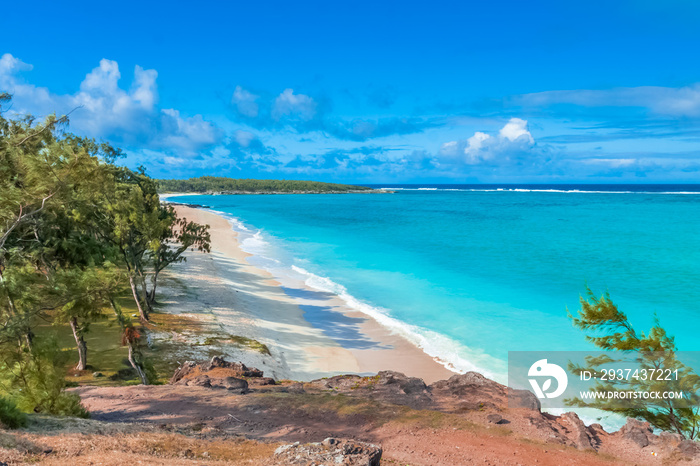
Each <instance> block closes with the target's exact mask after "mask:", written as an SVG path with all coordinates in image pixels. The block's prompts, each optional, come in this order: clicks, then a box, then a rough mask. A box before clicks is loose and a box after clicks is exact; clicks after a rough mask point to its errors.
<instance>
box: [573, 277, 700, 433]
mask: <svg viewBox="0 0 700 466" xmlns="http://www.w3.org/2000/svg"><path fill="white" fill-rule="evenodd" d="M568 315H569V318H570V319H571V320H572V322H573V325H574V327H576V328H578V329H580V330H583V331H586V332H590V333H589V334H588V335H586V340H588V341H590V342H591V343H593V344H594V345H595V346H596V347H598V348H600V349H601V350H603V351H607V352H609V354H604V355H602V356H597V357H594V356H588V357H586V365H585V366H580V365H577V364H573V363H570V364H569V371H570V372H572V373H574V374H576V375H580V374H582V373H583V371H588V372H590V373H591V375H592V376H593V377H596V382H595V386H594V388H593V391H596V392H635V393H642V392H665V391H673V392H683V393H685V394H686V397H685V398H683V399H664V398H661V399H657V398H649V399H644V398H639V399H630V398H629V397H625V398H623V397H619V398H615V397H606V398H599V399H596V400H595V401H593V402H591V401H584V400H581V399H579V398H574V399H570V400H567V402H568V403H569V404H570V405H572V406H580V407H592V408H597V409H601V410H604V411H608V412H614V413H618V414H622V415H624V416H627V417H633V418H640V419H644V420H646V421H648V422H649V423H650V424H651V425H653V426H654V427H656V428H659V429H662V430H666V431H671V432H676V433H678V434H681V435H682V436H684V437H686V438H689V439H694V438H696V437H697V436H698V433H699V432H698V430H699V428H700V396H698V393H700V376H698V375H697V374H696V373H695V372H694V371H693V370H692V368H690V367H688V366H686V365H685V364H683V363H682V362H681V361H679V360H678V358H677V355H676V350H677V348H676V345H675V341H674V338H673V337H671V336H669V335H668V334H667V333H666V331H665V330H664V329H663V328H662V327H661V325H660V322H659V320H658V319H655V321H654V326H653V327H652V328H651V330H650V331H649V333H647V334H645V333H644V332H641V333H638V332H637V331H636V330H635V329H634V328H633V326H632V324H631V323H630V322H629V319H628V318H627V316H626V315H625V314H624V313H623V312H622V311H620V310H619V309H618V308H617V306H616V305H615V304H614V303H613V302H612V299H611V298H610V295H609V294H608V293H605V294H604V295H603V296H601V297H600V298H597V297H596V296H595V295H594V294H593V292H592V291H591V290H590V289H588V288H587V293H586V297H585V298H584V297H581V310H580V311H579V312H578V316H577V317H574V316H573V315H572V314H571V313H568ZM621 363H622V364H624V366H625V367H628V368H630V367H635V368H636V369H637V370H638V371H640V372H638V373H636V376H635V374H632V376H629V377H628V376H624V377H614V378H612V379H611V378H609V377H606V380H602V379H601V378H602V377H603V375H604V371H605V368H606V367H608V368H609V367H611V366H615V365H618V367H619V364H621ZM652 371H653V372H652ZM659 371H662V372H661V373H665V374H673V377H671V378H670V380H667V379H666V377H662V378H661V379H660V378H659V377H658V376H654V374H659V373H660V372H659ZM640 374H642V375H640ZM649 374H651V375H649Z"/></svg>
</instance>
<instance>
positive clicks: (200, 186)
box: [158, 176, 388, 194]
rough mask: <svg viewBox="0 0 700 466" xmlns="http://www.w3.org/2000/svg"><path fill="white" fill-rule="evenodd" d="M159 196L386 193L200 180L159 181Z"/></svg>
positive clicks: (341, 186) (312, 183)
mask: <svg viewBox="0 0 700 466" xmlns="http://www.w3.org/2000/svg"><path fill="white" fill-rule="evenodd" d="M158 186H159V192H161V193H200V194H345V193H385V192H388V191H384V190H378V189H373V188H368V187H367V186H355V185H349V184H336V183H322V182H320V181H299V180H252V179H236V178H225V177H219V176H202V177H199V178H190V179H187V180H158Z"/></svg>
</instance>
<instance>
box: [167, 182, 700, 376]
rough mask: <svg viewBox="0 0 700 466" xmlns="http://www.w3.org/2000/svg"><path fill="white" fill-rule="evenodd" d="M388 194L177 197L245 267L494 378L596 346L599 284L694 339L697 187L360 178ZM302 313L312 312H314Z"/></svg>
mask: <svg viewBox="0 0 700 466" xmlns="http://www.w3.org/2000/svg"><path fill="white" fill-rule="evenodd" d="M367 186H371V187H374V188H378V189H389V190H393V191H395V193H394V194H391V195H366V194H325V195H305V194H300V195H294V194H291V195H283V196H255V195H220V196H210V195H187V196H182V197H180V198H178V202H187V203H193V204H201V205H206V206H207V207H208V208H209V209H211V210H212V211H214V212H217V213H220V214H223V215H225V216H226V217H227V218H229V220H230V222H231V225H232V228H233V229H234V230H236V231H237V232H238V234H239V240H240V243H241V247H242V249H243V250H245V251H246V252H248V253H250V254H252V256H251V257H249V258H248V260H249V262H251V263H252V264H253V265H256V266H259V267H261V268H264V269H266V270H268V271H269V272H270V273H272V274H273V276H275V277H278V278H282V279H285V278H288V279H295V280H303V281H304V282H305V283H306V284H307V285H308V286H310V287H312V288H314V289H317V290H320V291H324V292H330V293H334V294H336V295H338V296H339V297H340V298H341V299H343V300H344V301H345V302H346V303H347V304H348V305H349V306H351V307H352V308H355V309H357V310H359V311H361V312H363V313H365V314H367V315H368V316H370V317H372V318H374V319H376V320H378V321H379V322H380V323H381V324H383V325H385V326H387V327H389V328H391V329H392V330H393V331H396V332H398V333H400V334H402V335H404V336H406V337H407V338H408V339H409V340H411V341H412V342H413V343H414V344H416V345H418V346H419V347H421V348H422V349H423V351H425V352H426V353H428V354H429V355H431V356H433V357H436V358H438V359H439V360H440V361H441V362H442V363H443V364H445V365H446V366H447V367H450V368H452V369H455V370H457V371H460V372H464V371H467V370H477V371H479V372H481V373H484V374H485V375H487V376H490V377H493V378H495V379H496V380H499V381H501V382H505V381H506V374H507V366H506V365H507V356H508V351H563V350H566V351H575V350H582V351H583V350H593V349H594V348H593V346H592V345H591V344H590V343H588V342H586V341H585V339H584V335H583V333H582V332H580V331H578V330H576V329H574V328H573V327H572V325H571V322H570V320H569V319H568V317H567V310H568V311H570V312H572V313H575V312H576V311H577V310H578V308H579V297H580V296H581V295H582V294H584V293H585V291H586V287H587V286H588V287H590V288H591V290H593V292H594V293H595V294H596V295H601V294H602V293H604V292H609V293H610V294H611V296H612V299H613V301H614V302H615V303H616V304H617V305H618V306H619V308H620V309H621V310H622V311H623V312H625V313H626V314H627V315H628V316H629V318H630V320H631V322H632V324H633V325H634V326H635V328H636V329H637V331H644V332H647V331H648V330H649V329H650V328H651V326H652V325H653V320H654V318H655V316H658V318H659V319H660V321H661V324H662V326H663V327H664V328H666V329H667V330H668V332H669V334H671V335H674V336H675V337H676V343H677V345H678V348H679V349H680V350H697V349H699V348H698V345H697V344H696V343H695V341H696V339H695V337H694V331H693V329H694V328H696V326H697V325H699V324H700V313H699V312H698V309H697V303H698V302H700V291H698V290H697V288H694V287H693V285H694V284H695V283H697V281H698V280H700V260H698V259H700V253H699V252H698V249H697V247H696V246H697V244H698V239H700V233H699V232H700V218H698V216H697V215H695V213H696V212H697V209H698V207H700V197H698V196H697V195H699V194H700V185H688V184H684V185H678V184H645V185H640V184H636V185H630V184H624V185H622V184H606V185H601V184H596V185H592V184H556V185H555V184H547V185H542V184H538V185H534V184H526V185H524V184H521V185H513V184H508V185H505V184H488V185H483V184H481V185H474V184H410V185H409V184H372V185H367ZM312 323H313V322H312Z"/></svg>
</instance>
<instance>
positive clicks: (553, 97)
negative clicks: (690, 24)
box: [514, 83, 700, 117]
mask: <svg viewBox="0 0 700 466" xmlns="http://www.w3.org/2000/svg"><path fill="white" fill-rule="evenodd" d="M514 101H515V102H516V103H519V104H524V105H531V106H543V105H551V104H573V105H580V106H583V107H643V108H647V109H649V110H651V111H652V112H654V113H658V114H662V115H670V116H690V117H697V116H700V83H696V84H693V85H690V86H685V87H658V86H640V87H620V88H615V89H605V90H588V89H579V90H566V91H546V92H538V93H534V94H525V95H522V96H519V97H517V98H515V99H514Z"/></svg>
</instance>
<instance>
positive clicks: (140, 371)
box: [129, 342, 148, 385]
mask: <svg viewBox="0 0 700 466" xmlns="http://www.w3.org/2000/svg"><path fill="white" fill-rule="evenodd" d="M129 362H130V363H131V367H133V368H134V370H135V371H136V373H137V374H138V375H139V379H141V383H142V384H143V385H148V379H147V378H146V374H145V373H144V372H143V369H141V366H139V365H138V364H136V360H135V359H134V344H133V343H132V342H129Z"/></svg>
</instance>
